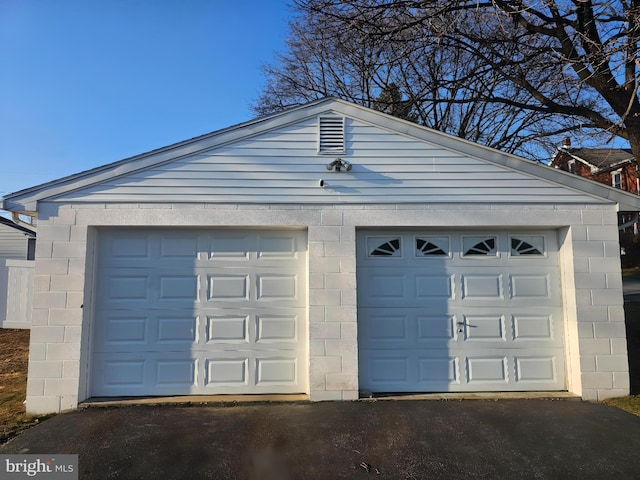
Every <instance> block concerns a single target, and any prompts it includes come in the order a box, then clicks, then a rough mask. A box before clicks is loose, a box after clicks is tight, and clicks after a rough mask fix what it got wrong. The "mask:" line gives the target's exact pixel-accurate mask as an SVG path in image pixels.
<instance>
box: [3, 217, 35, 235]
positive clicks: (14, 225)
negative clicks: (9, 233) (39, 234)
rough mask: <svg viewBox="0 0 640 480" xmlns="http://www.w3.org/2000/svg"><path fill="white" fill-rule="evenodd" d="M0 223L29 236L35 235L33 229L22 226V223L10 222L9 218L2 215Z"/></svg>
mask: <svg viewBox="0 0 640 480" xmlns="http://www.w3.org/2000/svg"><path fill="white" fill-rule="evenodd" d="M0 225H4V226H6V227H9V228H13V229H15V230H18V231H20V232H22V233H24V234H26V235H28V236H30V237H35V236H36V232H35V231H33V230H30V229H28V228H26V227H23V226H22V225H18V224H17V223H14V222H12V221H11V220H9V219H8V218H4V217H0Z"/></svg>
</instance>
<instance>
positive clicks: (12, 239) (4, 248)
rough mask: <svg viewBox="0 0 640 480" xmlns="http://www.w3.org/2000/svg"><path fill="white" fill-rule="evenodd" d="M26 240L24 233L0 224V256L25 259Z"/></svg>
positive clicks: (27, 238) (26, 236) (27, 237)
mask: <svg viewBox="0 0 640 480" xmlns="http://www.w3.org/2000/svg"><path fill="white" fill-rule="evenodd" d="M28 240H29V236H28V235H26V234H25V233H23V232H21V231H19V230H16V229H15V228H11V227H8V226H6V225H3V224H0V258H11V259H16V260H26V259H27V244H28Z"/></svg>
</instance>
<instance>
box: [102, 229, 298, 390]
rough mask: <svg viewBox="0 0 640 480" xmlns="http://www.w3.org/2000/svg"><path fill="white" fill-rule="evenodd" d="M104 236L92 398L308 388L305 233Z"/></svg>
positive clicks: (122, 233) (151, 232) (105, 233)
mask: <svg viewBox="0 0 640 480" xmlns="http://www.w3.org/2000/svg"><path fill="white" fill-rule="evenodd" d="M98 240H99V258H98V286H97V292H98V295H97V298H98V302H97V305H96V316H95V335H94V342H93V352H94V353H93V367H92V389H93V392H92V393H93V395H106V396H112V395H186V394H212V393H300V392H304V391H306V385H307V377H306V375H307V373H306V372H305V371H300V367H299V365H300V364H301V363H300V362H303V363H304V359H306V356H307V351H306V336H307V329H308V326H307V305H306V293H305V292H306V282H307V281H306V233H305V232H302V231H294V230H291V231H258V230H246V231H218V230H195V229H193V230H191V229H186V230H183V231H168V230H152V229H140V230H131V231H129V230H105V231H102V232H100V233H99V237H98ZM127 249H131V252H129V253H128V251H127ZM131 259H133V260H134V261H129V260H131Z"/></svg>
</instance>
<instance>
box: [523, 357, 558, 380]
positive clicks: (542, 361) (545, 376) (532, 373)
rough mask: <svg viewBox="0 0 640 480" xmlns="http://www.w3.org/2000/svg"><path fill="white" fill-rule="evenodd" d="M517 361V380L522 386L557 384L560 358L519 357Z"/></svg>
mask: <svg viewBox="0 0 640 480" xmlns="http://www.w3.org/2000/svg"><path fill="white" fill-rule="evenodd" d="M514 359H515V380H516V382H518V383H519V384H521V385H526V384H532V385H535V384H538V383H555V382H556V381H557V379H558V369H557V363H558V360H559V359H558V358H557V357H555V356H553V355H548V356H544V355H539V356H527V355H523V356H518V355H516V356H515V357H514Z"/></svg>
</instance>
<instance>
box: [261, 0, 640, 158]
mask: <svg viewBox="0 0 640 480" xmlns="http://www.w3.org/2000/svg"><path fill="white" fill-rule="evenodd" d="M294 11H295V12H296V14H297V16H296V20H294V22H293V23H292V31H291V40H292V41H294V42H295V41H297V40H299V34H300V33H301V32H303V33H304V34H305V35H312V33H311V32H314V31H315V35H321V34H322V33H323V32H324V33H327V35H326V36H324V37H322V39H321V40H322V42H319V41H318V40H319V39H318V38H316V41H313V42H310V43H308V44H307V45H306V46H307V47H312V48H315V49H318V48H321V49H327V50H328V51H330V52H331V54H332V55H331V56H324V57H322V58H320V57H314V58H310V57H309V55H308V53H309V52H304V51H303V50H298V51H296V52H295V53H294V54H293V55H292V50H289V52H288V53H287V54H285V55H283V56H282V57H281V58H280V59H279V62H278V64H276V65H273V66H270V67H267V69H266V72H267V77H268V86H267V88H266V89H265V90H264V91H263V93H262V95H261V97H260V98H259V99H258V102H257V105H264V106H268V108H267V110H268V109H270V108H272V107H276V106H277V107H278V108H282V107H284V106H287V105H290V104H292V103H295V102H296V101H302V100H308V99H309V97H308V94H309V91H313V95H315V96H322V95H336V96H339V97H343V98H347V99H349V100H352V101H355V102H358V103H361V104H364V105H369V106H370V105H371V101H372V98H375V97H376V96H379V95H380V94H381V93H382V91H383V90H385V89H387V91H388V89H389V86H390V84H391V83H394V84H395V85H396V86H397V88H398V90H399V92H401V99H400V100H398V101H401V102H402V103H403V105H405V107H406V105H411V111H412V114H415V116H416V117H415V118H416V120H417V121H418V122H419V123H422V124H424V125H427V126H431V127H434V128H437V129H440V130H442V131H446V132H448V133H453V134H455V135H459V136H461V137H464V138H468V139H470V140H474V141H478V142H480V143H484V144H487V145H490V146H494V147H497V148H501V149H503V150H507V151H512V152H516V153H520V154H524V155H527V156H533V157H535V156H536V155H540V152H541V149H540V147H546V148H547V149H549V148H550V147H551V145H552V144H557V143H558V140H559V136H563V135H565V134H566V133H568V132H572V133H571V134H572V135H573V136H574V137H578V138H580V137H582V138H585V139H586V138H591V139H592V140H593V138H594V136H595V138H597V141H600V142H606V141H608V140H611V139H613V138H615V137H619V138H622V139H625V140H627V141H628V142H629V144H630V146H631V149H632V151H633V153H634V155H635V156H636V158H640V102H639V99H638V85H639V83H638V81H639V79H638V73H639V70H640V59H639V58H638V41H639V39H640V27H639V24H640V0H626V1H625V0H619V1H611V2H608V1H601V2H598V1H591V0H558V1H555V0H425V1H420V0H345V1H338V0H294ZM318 19H321V22H320V23H314V22H316V20H318ZM306 22H309V24H305V23H306ZM296 27H299V28H300V29H301V30H296ZM314 27H321V29H323V31H322V32H319V31H317V30H314ZM290 46H291V44H290ZM365 46H366V47H365ZM353 47H356V51H354V50H352V48H353ZM374 53H376V54H378V55H374ZM317 60H321V62H317V63H314V62H316V61H317ZM358 62H359V63H358ZM293 64H297V65H307V66H309V65H313V68H314V69H316V70H315V73H317V71H320V72H322V73H323V75H324V76H323V77H322V81H321V82H319V81H318V80H319V78H320V77H318V76H314V75H313V74H312V75H310V76H308V77H307V78H306V80H307V83H305V81H302V80H303V79H300V78H298V79H297V80H298V81H297V82H296V83H295V86H296V88H297V89H298V90H297V91H298V92H299V94H298V95H299V96H298V97H294V96H292V95H290V92H291V87H292V85H293V83H291V82H290V80H291V78H290V77H289V75H288V74H287V73H286V72H287V69H289V68H291V67H292V66H293ZM321 64H322V66H321ZM352 67H356V71H357V75H353V73H352V72H351V71H350V69H351V68H352ZM359 67H365V68H359ZM325 69H327V70H329V71H331V70H333V69H335V70H333V71H331V75H329V76H327V75H326V71H325ZM356 78H357V82H356ZM311 79H313V81H312V82H308V80H311ZM355 83H358V88H354V86H355ZM310 87H311V88H310ZM346 93H348V95H347V94H346ZM314 98H315V97H314ZM292 100H294V101H293V102H292ZM270 102H271V103H270ZM257 110H258V111H259V108H258V109H257Z"/></svg>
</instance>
